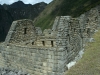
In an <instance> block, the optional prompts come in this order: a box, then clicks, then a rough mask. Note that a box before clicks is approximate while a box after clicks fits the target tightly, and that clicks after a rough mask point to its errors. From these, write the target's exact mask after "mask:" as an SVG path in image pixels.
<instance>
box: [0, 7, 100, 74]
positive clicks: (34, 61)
mask: <svg viewBox="0 0 100 75" xmlns="http://www.w3.org/2000/svg"><path fill="white" fill-rule="evenodd" d="M99 27H100V6H97V7H95V8H93V9H91V10H90V11H88V12H86V13H84V14H82V15H80V16H79V17H77V18H72V17H71V16H58V17H56V19H55V21H54V24H53V27H52V29H45V30H44V31H43V32H42V30H41V28H39V27H35V26H34V24H33V22H32V21H31V20H28V19H23V20H18V21H14V22H13V23H12V25H11V28H10V30H9V32H8V35H7V37H6V40H5V42H4V43H3V44H2V45H1V46H0V54H1V55H2V57H3V58H4V64H5V66H6V67H8V68H15V69H18V70H23V71H27V72H28V73H30V74H31V75H64V72H65V71H67V69H68V68H67V66H66V65H67V64H68V63H69V62H70V61H72V60H74V59H75V56H77V55H78V53H79V51H80V50H82V49H83V47H84V46H85V43H86V42H88V41H89V39H90V38H91V37H92V35H93V34H94V32H95V31H96V30H97V29H98V28H99ZM0 63H1V62H0Z"/></svg>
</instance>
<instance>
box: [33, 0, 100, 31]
mask: <svg viewBox="0 0 100 75" xmlns="http://www.w3.org/2000/svg"><path fill="white" fill-rule="evenodd" d="M98 4H100V0H53V2H51V3H50V4H49V5H48V6H47V7H46V8H45V10H44V11H43V12H42V13H41V14H40V16H38V17H37V19H36V20H35V22H34V25H35V26H39V27H41V28H42V30H44V29H45V28H51V27H52V25H53V21H54V19H55V17H56V16H67V15H70V16H72V17H78V16H79V15H81V14H82V13H84V12H86V11H88V10H90V9H91V8H93V7H95V6H97V5H98Z"/></svg>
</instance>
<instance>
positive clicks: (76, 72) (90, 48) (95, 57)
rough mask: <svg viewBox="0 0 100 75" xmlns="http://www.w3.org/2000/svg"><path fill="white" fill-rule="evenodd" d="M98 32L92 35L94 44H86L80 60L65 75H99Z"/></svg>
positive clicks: (99, 40) (99, 41)
mask: <svg viewBox="0 0 100 75" xmlns="http://www.w3.org/2000/svg"><path fill="white" fill-rule="evenodd" d="M99 34H100V30H99V31H98V32H97V33H95V35H94V39H95V41H94V42H91V43H88V44H87V46H86V49H85V53H84V55H83V57H82V59H81V60H79V61H78V62H77V64H76V65H75V66H73V67H72V68H71V69H70V70H69V71H68V72H67V73H66V74H65V75H100V35H99Z"/></svg>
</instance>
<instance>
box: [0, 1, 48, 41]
mask: <svg viewBox="0 0 100 75" xmlns="http://www.w3.org/2000/svg"><path fill="white" fill-rule="evenodd" d="M46 5H47V4H46V3H44V2H41V3H37V4H35V5H31V4H24V3H23V2H22V1H18V2H15V3H13V4H11V5H6V4H4V5H0V41H4V40H5V37H6V35H7V33H8V31H9V28H10V26H11V23H12V22H13V21H14V20H19V19H32V20H34V18H36V17H37V16H38V15H39V13H40V12H42V10H43V9H44V8H45V7H46Z"/></svg>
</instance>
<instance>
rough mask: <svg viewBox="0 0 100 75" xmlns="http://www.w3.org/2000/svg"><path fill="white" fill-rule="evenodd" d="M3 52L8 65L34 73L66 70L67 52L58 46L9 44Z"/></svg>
mask: <svg viewBox="0 0 100 75" xmlns="http://www.w3.org/2000/svg"><path fill="white" fill-rule="evenodd" d="M2 53H3V55H4V59H5V62H6V65H7V67H10V68H15V69H19V70H23V71H27V72H29V73H31V74H32V75H58V74H61V75H62V73H63V72H64V70H66V69H65V68H64V67H66V66H65V65H66V64H64V61H66V58H63V57H64V54H66V53H65V51H60V52H59V51H57V50H56V48H52V47H50V48H42V47H41V48H39V47H34V48H29V47H21V46H15V45H9V46H7V47H6V48H5V50H4V51H2ZM57 69H58V70H57Z"/></svg>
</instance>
